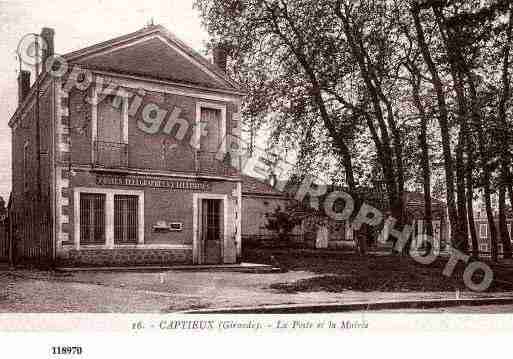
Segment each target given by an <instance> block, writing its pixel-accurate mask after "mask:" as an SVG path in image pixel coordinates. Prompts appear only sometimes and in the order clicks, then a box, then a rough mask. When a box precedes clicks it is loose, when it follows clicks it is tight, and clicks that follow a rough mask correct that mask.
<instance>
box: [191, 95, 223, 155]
mask: <svg viewBox="0 0 513 359" xmlns="http://www.w3.org/2000/svg"><path fill="white" fill-rule="evenodd" d="M196 124H197V126H198V128H197V130H196V136H197V137H196V138H197V143H198V144H199V150H200V151H201V152H212V153H215V152H218V151H221V152H225V150H224V148H221V146H222V145H223V143H224V142H225V141H224V136H225V135H226V106H225V105H219V104H216V103H204V102H199V103H197V104H196Z"/></svg>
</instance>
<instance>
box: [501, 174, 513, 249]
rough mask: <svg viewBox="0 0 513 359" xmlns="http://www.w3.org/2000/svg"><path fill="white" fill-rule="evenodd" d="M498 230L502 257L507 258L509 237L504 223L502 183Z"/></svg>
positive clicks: (504, 187) (504, 208)
mask: <svg viewBox="0 0 513 359" xmlns="http://www.w3.org/2000/svg"><path fill="white" fill-rule="evenodd" d="M499 232H500V237H501V242H502V253H503V257H504V258H508V259H509V258H511V239H510V238H509V233H508V225H507V224H506V186H505V185H503V184H501V185H500V186H499Z"/></svg>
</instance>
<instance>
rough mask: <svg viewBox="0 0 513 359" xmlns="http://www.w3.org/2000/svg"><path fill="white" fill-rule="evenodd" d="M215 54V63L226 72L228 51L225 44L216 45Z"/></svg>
mask: <svg viewBox="0 0 513 359" xmlns="http://www.w3.org/2000/svg"><path fill="white" fill-rule="evenodd" d="M212 52H213V55H214V64H215V65H217V67H219V68H220V69H221V70H222V71H223V72H226V64H227V61H228V51H227V50H226V46H224V45H221V44H219V45H216V47H214V49H213V50H212Z"/></svg>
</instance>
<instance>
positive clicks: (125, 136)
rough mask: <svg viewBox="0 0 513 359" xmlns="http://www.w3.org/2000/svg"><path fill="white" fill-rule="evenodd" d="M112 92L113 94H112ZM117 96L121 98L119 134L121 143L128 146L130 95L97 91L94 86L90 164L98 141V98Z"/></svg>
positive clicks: (122, 91)
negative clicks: (100, 96)
mask: <svg viewBox="0 0 513 359" xmlns="http://www.w3.org/2000/svg"><path fill="white" fill-rule="evenodd" d="M112 92H114V93H112ZM99 95H105V96H117V97H121V107H122V108H121V117H122V121H121V132H122V139H121V140H122V142H121V143H123V144H125V145H128V98H129V97H130V94H129V92H128V91H125V90H123V89H118V90H116V91H112V90H108V88H107V89H101V90H99V89H98V88H96V86H92V99H93V100H92V102H91V163H94V161H95V148H96V146H95V142H96V141H97V139H98V105H99V103H98V96H99ZM104 100H105V99H104Z"/></svg>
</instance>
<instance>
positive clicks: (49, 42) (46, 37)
mask: <svg viewBox="0 0 513 359" xmlns="http://www.w3.org/2000/svg"><path fill="white" fill-rule="evenodd" d="M54 35H55V31H54V30H53V29H52V28H49V27H43V28H42V29H41V38H42V39H43V41H44V44H43V47H42V51H43V56H42V61H43V63H42V64H41V65H42V69H43V71H44V70H45V68H46V60H47V59H48V58H49V57H50V56H53V54H54V42H53V36H54Z"/></svg>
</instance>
